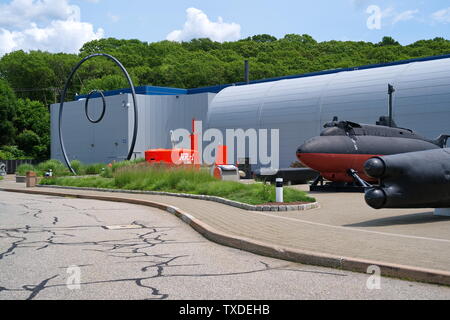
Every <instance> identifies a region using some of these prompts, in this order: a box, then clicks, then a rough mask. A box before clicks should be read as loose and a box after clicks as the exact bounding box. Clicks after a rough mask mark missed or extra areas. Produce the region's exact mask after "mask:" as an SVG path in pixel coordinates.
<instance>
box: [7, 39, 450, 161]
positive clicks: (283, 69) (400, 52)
mask: <svg viewBox="0 0 450 320" xmlns="http://www.w3.org/2000/svg"><path fill="white" fill-rule="evenodd" d="M98 52H103V53H108V54H111V55H113V56H115V57H116V58H118V59H119V60H120V61H121V62H122V63H123V65H124V66H125V67H126V68H127V70H128V71H129V73H130V75H131V77H132V79H133V82H134V83H135V85H154V86H168V87H178V88H196V87H202V86H209V85H219V84H227V83H234V82H241V81H243V80H244V66H243V61H244V60H249V62H250V80H256V79H263V78H269V77H279V76H285V75H293V74H301V73H307V72H314V71H321V70H328V69H336V68H349V67H354V66H360V65H366V64H376V63H386V62H393V61H398V60H405V59H412V58H419V57H426V56H434V55H442V54H449V53H450V41H449V40H446V39H444V38H435V39H431V40H420V41H417V42H414V43H412V44H410V45H406V46H403V45H401V44H400V43H398V42H397V41H396V40H395V39H393V38H391V37H384V38H383V39H382V40H381V41H380V42H378V43H371V42H363V41H358V42H355V41H324V42H318V41H316V40H315V39H313V38H312V37H311V36H309V35H306V34H303V35H299V34H287V35H285V36H284V37H283V38H280V39H277V38H276V37H274V36H271V35H268V34H262V35H255V36H253V37H249V38H246V39H242V40H239V41H233V42H224V43H219V42H215V41H211V40H210V39H193V40H191V41H188V42H181V43H179V42H171V41H160V42H153V43H147V42H143V41H139V40H118V39H114V38H107V39H100V40H94V41H91V42H88V43H86V44H84V46H83V47H82V48H81V49H80V52H79V54H64V53H57V54H53V53H48V52H42V51H31V52H24V51H21V50H19V51H15V52H12V53H9V54H6V55H4V56H3V57H2V58H1V59H0V159H1V158H2V156H9V157H12V156H14V157H39V158H48V157H49V143H50V138H49V116H48V112H47V106H48V105H49V104H51V103H54V102H56V101H59V99H60V91H61V89H62V88H63V86H64V82H65V80H66V78H67V76H68V74H69V73H70V71H71V69H72V68H73V67H74V65H75V64H76V63H77V62H78V61H79V60H80V59H81V58H83V57H86V56H87V55H90V54H92V53H98ZM127 86H128V85H127V82H126V80H125V78H124V77H123V76H122V74H121V71H120V69H118V68H117V67H116V66H115V65H114V63H113V62H111V61H109V60H107V59H101V58H98V59H93V60H89V61H87V62H86V63H85V64H84V65H83V66H82V67H81V68H80V69H79V71H78V72H77V74H76V76H75V77H74V79H73V81H72V84H71V86H70V89H69V92H68V97H67V99H68V100H72V99H73V98H74V96H75V95H76V94H85V93H88V92H90V91H91V90H94V89H102V90H112V89H118V88H123V87H127ZM1 150H3V153H4V154H2V153H1V152H2V151H1ZM5 153H8V154H5Z"/></svg>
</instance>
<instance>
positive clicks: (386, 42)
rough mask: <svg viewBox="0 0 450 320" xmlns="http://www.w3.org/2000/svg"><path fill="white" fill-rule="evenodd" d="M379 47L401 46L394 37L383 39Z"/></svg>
mask: <svg viewBox="0 0 450 320" xmlns="http://www.w3.org/2000/svg"><path fill="white" fill-rule="evenodd" d="M378 45H379V46H382V47H383V46H399V45H400V43H399V42H398V41H396V40H395V39H394V38H392V37H383V39H382V40H381V42H379V43H378Z"/></svg>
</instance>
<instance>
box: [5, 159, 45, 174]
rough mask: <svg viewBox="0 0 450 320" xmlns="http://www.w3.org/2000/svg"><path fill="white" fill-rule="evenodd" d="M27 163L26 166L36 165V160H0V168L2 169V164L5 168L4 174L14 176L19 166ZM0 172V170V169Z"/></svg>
mask: <svg viewBox="0 0 450 320" xmlns="http://www.w3.org/2000/svg"><path fill="white" fill-rule="evenodd" d="M24 163H28V164H32V165H35V164H38V163H39V161H38V160H33V159H25V160H1V159H0V168H1V167H3V166H2V164H4V165H5V166H6V173H7V174H14V173H16V170H17V167H18V166H20V165H21V164H24ZM0 171H1V169H0Z"/></svg>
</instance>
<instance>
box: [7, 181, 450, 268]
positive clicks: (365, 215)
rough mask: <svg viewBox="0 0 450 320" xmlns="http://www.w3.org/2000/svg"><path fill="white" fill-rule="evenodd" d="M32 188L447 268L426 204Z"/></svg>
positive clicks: (448, 246) (299, 245)
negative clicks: (245, 204) (159, 207)
mask: <svg viewBox="0 0 450 320" xmlns="http://www.w3.org/2000/svg"><path fill="white" fill-rule="evenodd" d="M8 180H9V179H7V180H5V181H1V182H0V189H1V188H15V189H25V186H24V184H18V183H15V182H13V181H8ZM299 188H304V186H303V187H299ZM36 190H40V191H48V192H62V191H64V192H65V193H67V194H73V195H76V194H80V195H99V196H105V195H110V196H121V197H127V198H132V199H143V200H149V201H155V202H159V203H164V204H167V205H171V206H175V207H177V208H180V209H182V210H183V211H185V212H187V213H189V214H190V215H192V216H193V217H195V218H196V219H198V220H200V221H201V222H203V223H205V224H207V225H209V226H211V227H213V228H215V229H216V230H219V231H221V232H224V233H227V234H230V235H235V236H238V237H239V236H240V237H246V238H250V239H254V240H256V241H259V242H263V243H268V244H272V245H274V246H280V247H288V248H294V249H300V250H307V251H312V252H316V253H323V254H332V255H339V256H343V257H352V258H357V259H366V260H372V261H381V262H385V263H389V264H399V265H407V266H411V267H416V268H426V269H434V270H442V271H446V272H449V271H450V218H446V217H436V216H434V215H433V211H432V210H431V209H430V210H423V209H422V210H380V211H376V210H373V209H371V208H369V207H368V206H367V205H366V204H365V202H364V199H363V195H362V194H314V196H315V197H316V198H317V200H318V202H319V203H320V204H321V208H319V209H313V210H309V211H298V212H295V211H294V212H285V213H281V212H279V213H262V212H251V211H245V210H241V209H238V208H234V207H230V206H226V205H223V204H219V203H215V202H210V201H203V200H194V199H185V198H177V197H170V196H155V195H140V194H122V193H105V192H97V191H81V190H57V189H51V188H36Z"/></svg>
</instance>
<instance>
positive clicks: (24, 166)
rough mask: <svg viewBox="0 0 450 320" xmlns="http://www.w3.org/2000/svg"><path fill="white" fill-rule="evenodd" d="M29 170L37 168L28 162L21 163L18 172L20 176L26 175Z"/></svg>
mask: <svg viewBox="0 0 450 320" xmlns="http://www.w3.org/2000/svg"><path fill="white" fill-rule="evenodd" d="M28 171H36V169H35V168H34V166H33V165H31V164H28V163H24V164H21V165H19V166H18V167H17V169H16V173H17V174H18V175H19V176H25V175H26V174H27V172H28Z"/></svg>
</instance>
